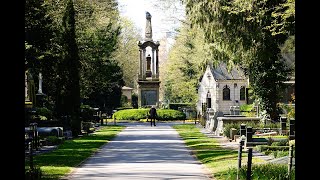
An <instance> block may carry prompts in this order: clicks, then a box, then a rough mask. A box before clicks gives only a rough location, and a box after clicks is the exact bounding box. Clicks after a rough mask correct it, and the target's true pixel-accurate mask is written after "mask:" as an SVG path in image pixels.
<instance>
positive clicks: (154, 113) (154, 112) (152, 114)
mask: <svg viewBox="0 0 320 180" xmlns="http://www.w3.org/2000/svg"><path fill="white" fill-rule="evenodd" d="M149 115H150V122H151V126H152V124H153V126H156V118H157V116H158V115H157V109H156V107H155V106H151V108H150V110H149Z"/></svg>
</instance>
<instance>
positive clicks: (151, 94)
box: [138, 12, 160, 107]
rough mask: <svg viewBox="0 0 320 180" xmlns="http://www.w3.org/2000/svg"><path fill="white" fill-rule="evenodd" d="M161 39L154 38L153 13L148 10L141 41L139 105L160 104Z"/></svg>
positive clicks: (139, 43) (139, 44)
mask: <svg viewBox="0 0 320 180" xmlns="http://www.w3.org/2000/svg"><path fill="white" fill-rule="evenodd" d="M159 45H160V43H159V41H153V39H152V26H151V14H150V13H149V12H146V29H145V39H144V41H139V42H138V46H139V52H140V60H139V74H138V106H139V107H150V106H152V105H155V106H158V104H159V85H160V81H159Z"/></svg>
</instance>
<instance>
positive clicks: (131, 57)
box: [114, 17, 142, 88]
mask: <svg viewBox="0 0 320 180" xmlns="http://www.w3.org/2000/svg"><path fill="white" fill-rule="evenodd" d="M120 27H121V33H120V35H119V44H118V48H117V49H116V51H115V54H114V56H115V57H114V58H115V59H116V60H117V61H118V62H119V65H120V66H121V67H122V69H123V76H124V77H123V79H124V81H125V85H126V86H128V87H132V88H136V87H137V79H138V76H137V75H138V72H139V64H138V62H139V47H138V45H137V42H138V41H139V40H141V39H142V37H141V33H140V32H139V30H138V29H137V28H136V27H135V26H134V24H133V22H132V21H130V20H129V19H127V18H124V17H123V18H121V19H120Z"/></svg>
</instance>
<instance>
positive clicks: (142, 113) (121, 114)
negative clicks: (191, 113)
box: [113, 108, 186, 120]
mask: <svg viewBox="0 0 320 180" xmlns="http://www.w3.org/2000/svg"><path fill="white" fill-rule="evenodd" d="M148 113H149V109H147V108H141V109H125V110H119V111H117V112H115V113H114V114H113V118H116V119H119V120H140V119H146V118H148V115H149V114H148ZM157 114H158V116H157V118H156V119H157V120H184V119H186V115H185V114H184V113H183V112H181V111H178V110H174V109H157Z"/></svg>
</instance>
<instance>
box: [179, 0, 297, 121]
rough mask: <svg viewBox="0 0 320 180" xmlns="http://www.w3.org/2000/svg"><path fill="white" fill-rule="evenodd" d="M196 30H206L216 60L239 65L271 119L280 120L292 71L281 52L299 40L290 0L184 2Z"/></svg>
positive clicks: (186, 0) (187, 0)
mask: <svg viewBox="0 0 320 180" xmlns="http://www.w3.org/2000/svg"><path fill="white" fill-rule="evenodd" d="M183 3H184V4H185V6H186V13H187V16H188V18H189V19H190V21H191V25H192V26H199V27H200V28H202V29H203V30H204V34H205V38H206V42H207V43H208V44H209V46H210V51H211V53H212V56H213V57H214V59H216V60H219V61H227V62H228V63H229V64H231V65H232V64H238V65H240V67H242V68H243V70H244V71H245V73H246V75H247V76H248V77H249V79H250V87H251V88H252V89H253V92H254V93H255V94H256V95H257V97H259V98H261V99H262V101H261V105H262V107H263V109H265V110H266V111H267V112H268V114H270V117H271V119H273V120H276V119H277V118H278V111H277V109H278V107H277V103H278V101H279V99H280V98H281V94H280V93H281V92H282V90H283V88H284V84H283V82H284V81H286V80H287V79H288V77H289V76H290V73H291V72H292V71H291V69H289V68H288V67H287V66H286V65H285V62H284V60H283V58H282V55H281V49H280V47H281V46H283V44H284V43H285V42H286V40H287V39H288V37H290V36H293V35H294V33H295V32H294V24H295V23H294V1H291V0H288V1H286V0H276V1H274V0H264V1H260V0H237V1H228V0H219V1H217V0H212V1H193V0H183Z"/></svg>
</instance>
